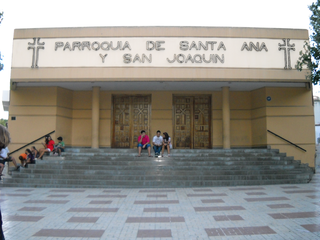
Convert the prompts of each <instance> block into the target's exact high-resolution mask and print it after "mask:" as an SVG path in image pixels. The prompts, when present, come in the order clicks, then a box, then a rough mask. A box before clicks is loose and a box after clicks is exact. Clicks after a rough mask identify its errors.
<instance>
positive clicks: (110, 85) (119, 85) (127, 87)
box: [17, 81, 305, 91]
mask: <svg viewBox="0 0 320 240" xmlns="http://www.w3.org/2000/svg"><path fill="white" fill-rule="evenodd" d="M95 86H99V87H101V90H103V91H220V90H221V88H222V87H226V86H227V87H230V90H231V91H252V90H255V89H259V88H262V87H304V86H305V83H303V82H302V83H284V82H162V81H159V82H23V83H17V87H62V88H66V89H69V90H74V91H86V90H91V89H92V87H95Z"/></svg>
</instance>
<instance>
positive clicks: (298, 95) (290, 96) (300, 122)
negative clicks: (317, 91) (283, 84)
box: [266, 88, 315, 167]
mask: <svg viewBox="0 0 320 240" xmlns="http://www.w3.org/2000/svg"><path fill="white" fill-rule="evenodd" d="M266 96H270V97H271V98H272V100H271V101H270V102H267V105H266V119H267V129H268V130H270V131H272V132H274V133H276V134H278V135H280V136H281V137H283V138H285V139H287V140H289V141H291V142H293V143H295V144H297V145H299V146H300V147H302V148H304V149H306V150H307V152H304V151H302V150H300V149H298V148H296V147H294V146H292V145H288V144H287V143H286V142H284V141H283V140H281V139H279V138H277V137H275V136H274V135H272V134H270V133H268V134H267V142H268V145H270V146H271V147H272V148H277V149H280V151H281V152H286V153H287V155H288V156H294V157H295V159H296V160H301V161H302V162H304V163H308V164H309V166H311V167H314V166H315V164H314V154H315V140H314V139H315V130H314V126H315V125H314V111H313V105H312V91H310V90H307V89H305V88H266Z"/></svg>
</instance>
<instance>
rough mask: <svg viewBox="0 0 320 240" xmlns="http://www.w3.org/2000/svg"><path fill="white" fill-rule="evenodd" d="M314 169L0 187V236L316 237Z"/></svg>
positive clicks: (318, 181)
mask: <svg viewBox="0 0 320 240" xmlns="http://www.w3.org/2000/svg"><path fill="white" fill-rule="evenodd" d="M319 200H320V174H316V175H314V178H313V180H312V182H311V183H309V184H301V185H273V186H245V187H214V188H176V189H144V188H139V189H50V188H36V189H23V188H2V189H1V200H0V203H1V210H2V216H3V220H4V225H3V228H4V234H5V237H6V240H23V239H34V240H40V239H46V240H49V239H50V240H51V239H64V240H66V239H70V240H71V239H72V240H74V239H83V240H84V239H90V240H94V239H108V240H109V239H110V240H115V239H181V240H184V239H195V240H196V239H255V240H256V239H308V240H309V239H320V201H319Z"/></svg>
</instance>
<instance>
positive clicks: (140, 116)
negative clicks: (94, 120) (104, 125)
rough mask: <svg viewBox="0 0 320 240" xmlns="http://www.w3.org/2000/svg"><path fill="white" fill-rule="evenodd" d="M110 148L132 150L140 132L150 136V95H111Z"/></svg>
mask: <svg viewBox="0 0 320 240" xmlns="http://www.w3.org/2000/svg"><path fill="white" fill-rule="evenodd" d="M112 100H113V135H112V147H114V148H134V147H136V146H137V140H138V137H139V135H140V131H141V130H145V131H146V133H147V135H149V136H150V115H151V95H134V96H129V95H113V97H112Z"/></svg>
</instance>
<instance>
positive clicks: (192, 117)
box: [173, 96, 211, 148]
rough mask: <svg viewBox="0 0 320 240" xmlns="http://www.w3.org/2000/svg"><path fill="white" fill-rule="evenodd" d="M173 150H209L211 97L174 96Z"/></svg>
mask: <svg viewBox="0 0 320 240" xmlns="http://www.w3.org/2000/svg"><path fill="white" fill-rule="evenodd" d="M173 101H174V139H173V144H174V148H211V97H210V96H189V97H184V96H174V98H173Z"/></svg>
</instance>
